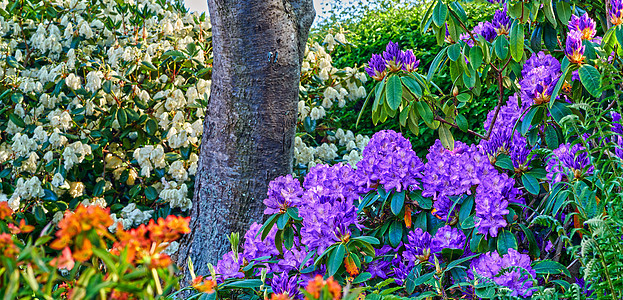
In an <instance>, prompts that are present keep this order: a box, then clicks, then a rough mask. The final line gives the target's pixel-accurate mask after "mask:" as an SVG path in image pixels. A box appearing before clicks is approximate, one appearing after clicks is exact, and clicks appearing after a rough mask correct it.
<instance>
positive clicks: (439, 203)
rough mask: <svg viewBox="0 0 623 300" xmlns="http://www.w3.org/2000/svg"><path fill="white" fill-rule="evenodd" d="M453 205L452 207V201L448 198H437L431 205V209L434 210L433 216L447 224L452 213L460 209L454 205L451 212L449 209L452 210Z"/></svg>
mask: <svg viewBox="0 0 623 300" xmlns="http://www.w3.org/2000/svg"><path fill="white" fill-rule="evenodd" d="M453 205H454V201H453V200H452V199H450V198H448V196H440V197H438V198H437V199H435V202H434V203H433V208H434V209H435V210H434V215H435V216H437V217H438V218H440V219H441V220H443V221H446V222H448V221H449V219H450V217H451V216H452V215H453V214H452V213H453V212H458V211H459V209H460V208H461V206H460V205H458V204H457V205H454V209H453V210H452V212H451V211H450V208H452V206H453Z"/></svg>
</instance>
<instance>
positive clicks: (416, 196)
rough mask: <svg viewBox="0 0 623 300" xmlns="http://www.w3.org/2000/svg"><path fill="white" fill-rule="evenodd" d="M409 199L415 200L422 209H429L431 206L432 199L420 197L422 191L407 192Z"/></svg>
mask: <svg viewBox="0 0 623 300" xmlns="http://www.w3.org/2000/svg"><path fill="white" fill-rule="evenodd" d="M409 198H410V199H411V201H415V202H417V204H418V206H419V207H421V208H423V209H431V208H432V207H433V200H432V199H431V198H428V197H422V191H414V192H411V193H409Z"/></svg>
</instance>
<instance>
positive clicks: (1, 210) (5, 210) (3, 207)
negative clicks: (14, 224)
mask: <svg viewBox="0 0 623 300" xmlns="http://www.w3.org/2000/svg"><path fill="white" fill-rule="evenodd" d="M11 215H13V210H12V209H11V207H9V203H8V202H6V201H2V202H0V220H4V219H6V218H8V217H10V216H11Z"/></svg>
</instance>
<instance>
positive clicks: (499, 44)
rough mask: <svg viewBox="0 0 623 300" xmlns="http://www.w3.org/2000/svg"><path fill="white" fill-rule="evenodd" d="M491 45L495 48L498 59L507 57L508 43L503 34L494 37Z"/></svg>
mask: <svg viewBox="0 0 623 300" xmlns="http://www.w3.org/2000/svg"><path fill="white" fill-rule="evenodd" d="M493 47H494V50H495V55H496V56H497V57H498V58H499V59H506V58H507V57H508V49H509V44H508V40H507V39H506V36H504V35H501V36H498V37H497V38H496V39H495V42H494V44H493Z"/></svg>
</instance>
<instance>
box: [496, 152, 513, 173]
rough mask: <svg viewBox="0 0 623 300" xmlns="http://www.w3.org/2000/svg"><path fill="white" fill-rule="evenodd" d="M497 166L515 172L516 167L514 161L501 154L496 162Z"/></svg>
mask: <svg viewBox="0 0 623 300" xmlns="http://www.w3.org/2000/svg"><path fill="white" fill-rule="evenodd" d="M495 165H496V166H497V167H500V168H502V169H505V170H509V171H515V166H513V161H512V160H511V158H510V157H509V156H508V155H506V154H500V155H498V157H497V160H496V161H495Z"/></svg>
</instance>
